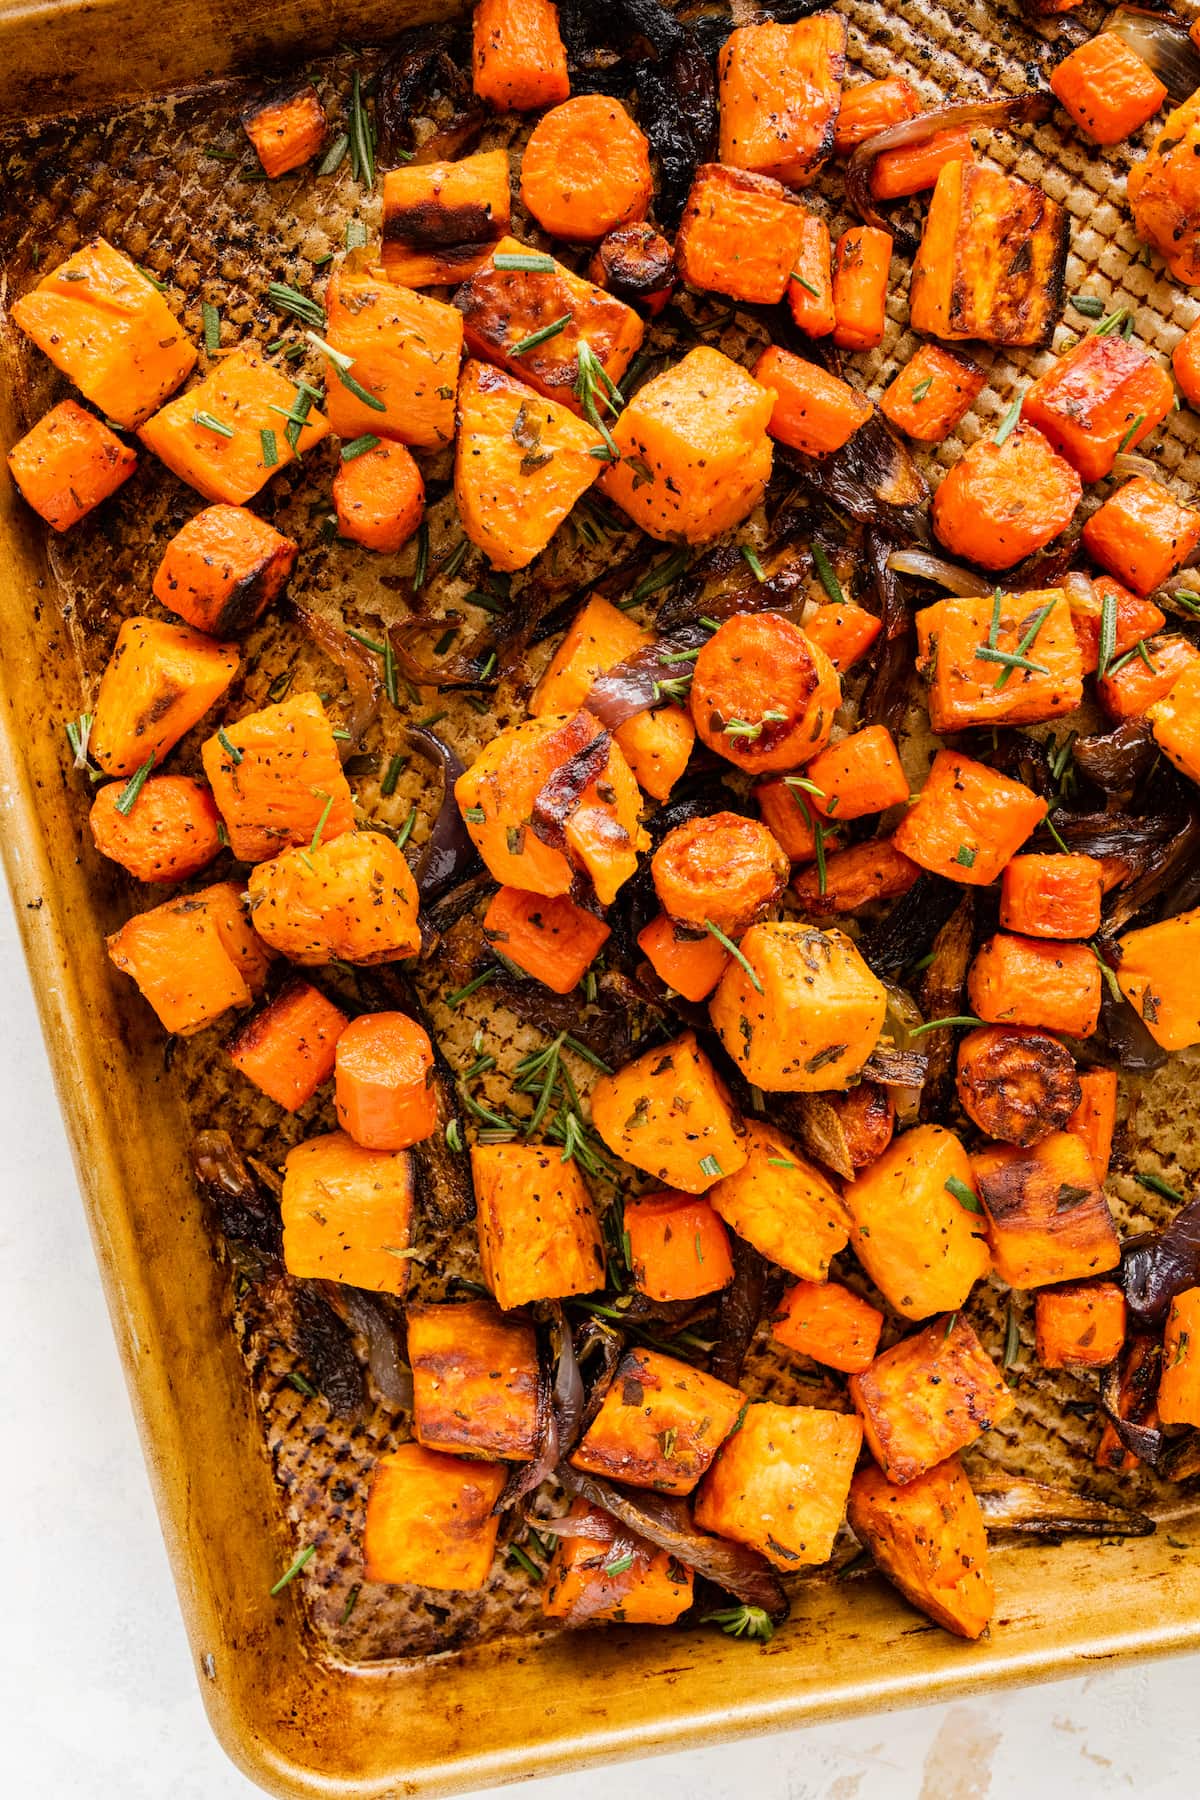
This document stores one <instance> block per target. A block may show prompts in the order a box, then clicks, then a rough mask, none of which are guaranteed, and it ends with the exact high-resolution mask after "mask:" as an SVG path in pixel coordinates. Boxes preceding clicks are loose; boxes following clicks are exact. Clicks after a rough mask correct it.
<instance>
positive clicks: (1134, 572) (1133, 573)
mask: <svg viewBox="0 0 1200 1800" xmlns="http://www.w3.org/2000/svg"><path fill="white" fill-rule="evenodd" d="M1083 544H1084V548H1085V550H1086V551H1087V552H1088V554H1089V556H1094V557H1095V559H1096V561H1097V562H1098V563H1099V564H1100V566H1101V568H1104V569H1107V570H1108V572H1109V574H1110V575H1115V576H1116V578H1117V580H1118V581H1123V582H1124V583H1125V586H1126V587H1131V588H1132V589H1133V591H1134V593H1135V594H1148V593H1150V591H1151V590H1152V589H1153V588H1156V587H1161V586H1162V584H1163V582H1164V581H1165V580H1166V579H1167V576H1168V575H1173V574H1174V573H1175V570H1176V569H1178V568H1180V567H1182V565H1183V564H1184V563H1185V562H1186V561H1187V559H1188V557H1189V556H1190V555H1191V554H1192V551H1193V550H1194V549H1195V548H1196V546H1197V545H1198V544H1200V512H1197V511H1196V510H1195V509H1194V508H1193V507H1190V506H1181V505H1180V504H1179V502H1178V500H1176V498H1175V496H1174V495H1173V494H1172V493H1171V492H1170V491H1169V490H1168V489H1167V488H1165V487H1164V486H1163V485H1162V483H1161V482H1160V481H1152V480H1151V479H1150V477H1149V476H1148V475H1135V476H1134V477H1133V479H1132V480H1131V481H1127V482H1125V483H1124V485H1123V486H1122V487H1119V488H1118V489H1117V491H1116V493H1115V494H1112V495H1110V496H1109V498H1108V499H1107V500H1106V501H1105V502H1104V505H1103V506H1102V507H1101V508H1100V509H1099V511H1098V512H1094V513H1093V514H1092V516H1091V518H1090V519H1089V520H1088V522H1087V524H1086V525H1085V526H1084V528H1083Z"/></svg>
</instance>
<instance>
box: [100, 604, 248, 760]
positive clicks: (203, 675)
mask: <svg viewBox="0 0 1200 1800" xmlns="http://www.w3.org/2000/svg"><path fill="white" fill-rule="evenodd" d="M237 668H238V651H237V646H236V644H218V643H215V642H214V641H213V639H212V638H210V637H203V636H202V635H201V634H200V633H199V632H198V631H192V630H190V629H189V628H188V626H186V625H166V624H163V623H162V621H161V620H159V619H141V618H134V619H126V620H125V622H124V624H123V625H122V626H121V629H120V631H119V632H118V633H117V642H116V647H115V648H114V650H113V653H112V655H111V656H110V657H109V659H108V662H107V664H106V666H105V670H104V673H103V675H102V676H101V677H100V692H99V695H98V697H97V700H96V711H95V716H94V718H93V721H92V731H91V738H90V740H89V747H90V749H91V753H92V756H93V758H94V760H95V761H96V762H97V763H98V764H99V766H100V767H101V768H102V769H103V770H104V772H105V774H106V775H132V774H134V772H135V771H136V770H138V769H140V768H141V767H142V766H143V764H144V763H145V762H146V761H147V760H149V759H150V758H153V760H154V761H155V762H156V763H158V762H161V761H162V759H163V757H164V756H165V755H166V754H167V752H168V750H170V749H172V748H173V747H174V745H176V744H177V743H178V742H179V740H180V738H181V737H182V736H183V735H184V733H185V732H187V731H190V730H191V728H192V726H193V725H195V724H197V723H198V721H199V720H200V719H202V718H203V717H204V715H205V713H206V712H207V711H208V709H209V707H210V706H213V705H214V704H215V703H216V701H217V700H219V699H220V697H221V695H222V694H223V693H224V692H225V690H226V688H227V687H228V686H229V684H230V682H231V681H232V680H233V678H234V676H235V675H236V674H237Z"/></svg>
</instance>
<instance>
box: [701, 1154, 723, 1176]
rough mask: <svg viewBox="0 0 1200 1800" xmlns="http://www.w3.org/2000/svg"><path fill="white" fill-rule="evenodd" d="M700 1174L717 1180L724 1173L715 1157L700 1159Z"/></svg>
mask: <svg viewBox="0 0 1200 1800" xmlns="http://www.w3.org/2000/svg"><path fill="white" fill-rule="evenodd" d="M700 1173H701V1174H702V1175H708V1176H710V1177H712V1178H716V1177H718V1176H719V1175H721V1173H722V1169H721V1165H720V1163H719V1162H718V1161H717V1159H716V1157H715V1156H702V1157H701V1158H700Z"/></svg>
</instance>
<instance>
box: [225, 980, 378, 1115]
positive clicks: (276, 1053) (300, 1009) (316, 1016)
mask: <svg viewBox="0 0 1200 1800" xmlns="http://www.w3.org/2000/svg"><path fill="white" fill-rule="evenodd" d="M349 1023H350V1021H349V1019H347V1017H346V1015H345V1013H344V1012H342V1011H341V1010H340V1009H339V1008H338V1007H336V1006H335V1005H334V1004H333V1002H332V1000H327V999H326V998H325V996H324V994H322V993H321V992H320V991H319V990H318V989H317V988H315V987H310V986H309V984H308V982H307V981H291V982H289V983H288V985H287V987H285V988H284V989H283V991H282V992H281V993H279V994H277V995H276V997H275V999H274V1000H272V1002H271V1004H270V1005H269V1006H266V1007H264V1008H263V1010H262V1012H260V1013H255V1015H254V1017H253V1018H252V1019H247V1021H246V1023H245V1024H244V1025H243V1026H242V1027H241V1028H240V1030H239V1031H238V1033H237V1036H236V1037H235V1038H234V1039H233V1040H232V1042H231V1043H230V1046H229V1060H230V1061H231V1062H232V1064H233V1066H234V1068H235V1069H237V1070H238V1072H239V1073H240V1074H242V1075H244V1076H245V1077H246V1079H247V1081H252V1082H253V1083H254V1085H255V1087H256V1088H260V1089H261V1090H262V1092H263V1093H264V1094H265V1095H266V1096H267V1098H268V1100H274V1101H275V1103H276V1105H278V1106H282V1107H283V1109H284V1111H285V1112H296V1111H298V1109H299V1108H300V1107H302V1106H304V1105H306V1104H307V1102H308V1101H309V1100H311V1099H312V1097H313V1095H314V1094H315V1093H316V1091H317V1089H318V1088H319V1087H321V1086H322V1085H323V1084H324V1083H325V1082H327V1081H328V1080H329V1077H330V1076H331V1075H332V1074H333V1059H334V1055H335V1053H336V1051H337V1045H338V1039H339V1038H340V1036H341V1035H342V1033H343V1032H344V1031H345V1029H346V1027H347V1025H348V1024H349Z"/></svg>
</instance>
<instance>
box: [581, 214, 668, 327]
mask: <svg viewBox="0 0 1200 1800" xmlns="http://www.w3.org/2000/svg"><path fill="white" fill-rule="evenodd" d="M588 279H589V280H590V281H594V282H595V284H596V286H597V287H601V288H606V289H607V290H608V292H609V293H610V294H615V295H616V296H617V298H618V300H623V301H624V302H625V304H626V306H634V307H638V308H640V309H641V311H642V312H644V313H646V314H648V315H649V317H651V318H653V317H654V315H655V314H656V313H660V312H661V311H662V309H663V307H664V306H665V305H666V304H667V302H668V301H669V300H670V298H671V295H672V293H673V292H674V290H675V252H674V250H673V249H672V248H671V245H670V244H669V243H668V242H667V240H666V238H665V237H663V236H662V234H661V232H658V231H655V229H654V227H653V226H652V225H646V224H634V225H619V226H618V227H617V229H616V230H615V231H610V232H609V233H608V234H607V235H606V237H605V238H604V239H603V240H602V242H601V243H600V244H598V245H597V247H596V253H595V255H594V256H593V257H592V260H591V262H590V263H589V264H588Z"/></svg>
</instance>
